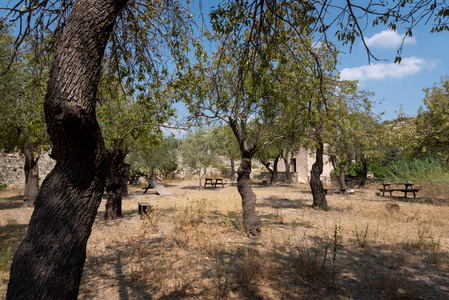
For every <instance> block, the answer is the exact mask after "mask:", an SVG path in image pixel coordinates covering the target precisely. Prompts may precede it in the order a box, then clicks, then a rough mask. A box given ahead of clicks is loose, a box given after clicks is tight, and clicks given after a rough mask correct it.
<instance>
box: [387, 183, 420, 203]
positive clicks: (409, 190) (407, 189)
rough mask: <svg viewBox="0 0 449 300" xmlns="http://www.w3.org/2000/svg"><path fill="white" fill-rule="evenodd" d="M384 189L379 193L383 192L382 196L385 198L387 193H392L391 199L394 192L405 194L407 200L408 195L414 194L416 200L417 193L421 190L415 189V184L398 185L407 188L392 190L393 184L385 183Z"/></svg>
mask: <svg viewBox="0 0 449 300" xmlns="http://www.w3.org/2000/svg"><path fill="white" fill-rule="evenodd" d="M382 185H383V188H381V189H379V191H381V192H382V196H385V192H389V193H390V197H392V196H393V192H403V193H404V197H405V198H407V193H413V198H415V199H416V193H417V192H418V191H419V189H417V188H415V185H414V184H413V183H409V182H407V183H402V184H397V185H404V186H405V188H391V183H383V184H382Z"/></svg>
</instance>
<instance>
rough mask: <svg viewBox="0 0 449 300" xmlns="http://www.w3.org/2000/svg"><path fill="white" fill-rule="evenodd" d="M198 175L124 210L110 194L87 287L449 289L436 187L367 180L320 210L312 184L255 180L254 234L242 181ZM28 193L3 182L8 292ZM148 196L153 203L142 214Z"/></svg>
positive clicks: (282, 291)
mask: <svg viewBox="0 0 449 300" xmlns="http://www.w3.org/2000/svg"><path fill="white" fill-rule="evenodd" d="M195 184H196V181H195V182H194V181H192V182H171V183H168V184H167V183H166V187H167V189H168V190H169V192H170V193H171V194H172V196H169V197H161V196H158V195H156V194H154V193H150V194H148V195H142V191H141V190H140V189H139V188H134V189H131V194H130V196H129V197H127V198H126V199H124V201H123V208H124V217H123V218H122V219H119V220H114V221H104V220H102V216H103V212H104V204H102V205H101V207H100V211H99V214H98V216H97V221H96V223H95V225H94V228H93V231H92V235H91V238H90V240H89V243H88V247H87V260H86V264H85V268H84V275H83V279H82V283H81V287H80V295H79V298H80V299H219V298H222V299H449V218H448V217H447V216H448V215H449V214H448V213H449V205H447V203H448V201H449V200H447V199H448V198H446V196H447V195H442V194H440V193H436V192H435V191H438V190H437V189H435V188H429V189H427V190H426V189H423V190H422V191H420V192H419V193H418V198H417V199H416V200H414V199H413V198H407V199H404V198H389V197H380V196H379V195H378V193H377V195H376V190H375V189H374V188H375V187H373V188H372V189H364V190H360V189H358V190H356V193H355V194H352V195H339V194H334V195H330V196H328V203H329V205H330V207H329V209H328V210H326V211H320V210H314V209H312V208H311V203H312V196H311V193H310V191H309V190H310V189H309V187H308V186H307V185H301V184H292V185H279V186H277V187H262V186H259V185H258V184H257V183H255V184H254V191H255V193H256V194H257V196H258V207H257V210H258V212H259V216H260V218H261V222H262V229H263V233H262V237H261V238H260V239H257V240H250V239H248V238H246V237H245V235H244V232H243V231H242V224H241V218H242V217H241V213H240V211H241V204H240V197H239V195H238V192H237V189H236V187H235V186H232V185H231V184H227V185H226V187H225V188H216V189H212V188H208V189H205V190H202V191H199V190H198V189H197V187H196V186H195ZM150 191H151V190H150ZM150 191H149V192H150ZM20 192H21V191H17V190H15V191H4V192H1V193H0V297H4V296H5V293H6V286H7V282H8V271H9V265H10V260H11V257H12V254H13V252H14V250H15V249H16V248H17V246H18V243H19V242H20V239H21V238H22V237H23V235H24V233H25V230H26V224H27V222H28V221H29V218H30V215H31V212H32V211H31V209H24V208H21V200H20V199H21V197H20V196H19V195H20ZM139 201H144V202H149V203H151V204H153V205H154V210H153V212H152V213H151V214H149V215H147V216H145V217H144V218H143V219H141V218H140V217H139V216H138V214H137V203H138V202H139ZM388 202H392V203H395V204H398V205H399V207H400V209H399V211H394V210H392V211H389V210H388V209H387V208H386V203H388ZM24 284H26V283H24Z"/></svg>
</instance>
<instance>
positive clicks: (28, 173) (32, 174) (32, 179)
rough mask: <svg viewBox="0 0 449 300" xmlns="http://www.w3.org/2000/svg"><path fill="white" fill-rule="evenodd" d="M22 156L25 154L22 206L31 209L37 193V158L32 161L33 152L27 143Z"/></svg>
mask: <svg viewBox="0 0 449 300" xmlns="http://www.w3.org/2000/svg"><path fill="white" fill-rule="evenodd" d="M23 154H25V167H24V169H25V190H24V192H23V206H24V207H33V206H34V202H35V201H36V198H37V194H38V193H39V164H38V162H39V156H38V157H37V158H36V159H34V155H33V151H32V149H31V147H30V145H29V144H28V143H25V144H24V145H23Z"/></svg>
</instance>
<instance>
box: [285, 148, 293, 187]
mask: <svg viewBox="0 0 449 300" xmlns="http://www.w3.org/2000/svg"><path fill="white" fill-rule="evenodd" d="M290 161H291V155H290V153H287V155H286V156H285V157H284V165H285V182H287V183H291V182H292V173H291V171H290Z"/></svg>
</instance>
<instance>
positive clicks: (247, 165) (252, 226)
mask: <svg viewBox="0 0 449 300" xmlns="http://www.w3.org/2000/svg"><path fill="white" fill-rule="evenodd" d="M237 174H238V177H237V189H238V191H239V193H240V196H241V197H242V206H243V226H244V228H245V232H246V234H247V235H248V237H250V238H256V237H258V236H260V234H261V230H260V224H259V217H258V216H257V212H256V194H254V192H253V190H252V188H251V179H250V174H251V158H250V157H242V160H241V162H240V166H239V169H238V171H237Z"/></svg>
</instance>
